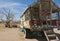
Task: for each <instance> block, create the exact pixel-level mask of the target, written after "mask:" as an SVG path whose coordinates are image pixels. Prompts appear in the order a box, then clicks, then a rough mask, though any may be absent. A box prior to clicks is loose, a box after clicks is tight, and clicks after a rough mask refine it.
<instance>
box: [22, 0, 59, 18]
mask: <svg viewBox="0 0 60 41" xmlns="http://www.w3.org/2000/svg"><path fill="white" fill-rule="evenodd" d="M51 3H52V11H53V12H57V11H60V8H59V7H58V6H57V5H56V4H55V3H54V2H53V1H52V2H51ZM37 5H38V3H36V2H35V3H33V4H31V5H30V6H28V7H27V8H26V9H25V10H24V12H23V13H22V15H21V17H22V16H23V15H24V14H25V12H26V11H27V10H29V8H30V7H33V6H37Z"/></svg>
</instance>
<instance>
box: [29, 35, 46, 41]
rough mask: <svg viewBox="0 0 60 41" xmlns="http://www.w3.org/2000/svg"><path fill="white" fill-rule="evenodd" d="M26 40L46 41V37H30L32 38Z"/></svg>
mask: <svg viewBox="0 0 60 41" xmlns="http://www.w3.org/2000/svg"><path fill="white" fill-rule="evenodd" d="M28 39H37V41H47V40H46V37H38V36H36V37H32V38H28Z"/></svg>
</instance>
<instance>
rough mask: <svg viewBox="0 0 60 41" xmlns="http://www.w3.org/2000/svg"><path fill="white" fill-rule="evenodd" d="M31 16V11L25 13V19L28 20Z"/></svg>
mask: <svg viewBox="0 0 60 41" xmlns="http://www.w3.org/2000/svg"><path fill="white" fill-rule="evenodd" d="M29 18H30V15H29V12H28V11H27V12H26V14H25V21H27V20H28V19H29Z"/></svg>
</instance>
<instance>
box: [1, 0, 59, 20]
mask: <svg viewBox="0 0 60 41" xmlns="http://www.w3.org/2000/svg"><path fill="white" fill-rule="evenodd" d="M34 1H35V0H0V11H1V9H2V8H6V9H11V10H12V11H13V13H15V18H14V20H19V19H20V15H21V14H22V12H23V11H24V10H25V8H26V7H28V5H30V4H31V3H33V2H34ZM54 2H55V3H56V4H57V5H58V6H59V7H60V0H54Z"/></svg>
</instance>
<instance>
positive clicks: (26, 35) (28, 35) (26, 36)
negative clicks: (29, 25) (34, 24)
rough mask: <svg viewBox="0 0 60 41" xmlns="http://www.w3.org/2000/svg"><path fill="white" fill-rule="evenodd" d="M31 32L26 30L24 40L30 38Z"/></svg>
mask: <svg viewBox="0 0 60 41" xmlns="http://www.w3.org/2000/svg"><path fill="white" fill-rule="evenodd" d="M30 35H31V34H30V30H28V29H24V38H30Z"/></svg>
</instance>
